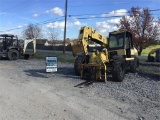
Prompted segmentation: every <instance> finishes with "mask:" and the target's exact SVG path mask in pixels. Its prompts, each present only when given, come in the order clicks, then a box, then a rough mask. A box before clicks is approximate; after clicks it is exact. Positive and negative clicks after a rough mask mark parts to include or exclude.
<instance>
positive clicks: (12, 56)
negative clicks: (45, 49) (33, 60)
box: [0, 34, 36, 60]
mask: <svg viewBox="0 0 160 120" xmlns="http://www.w3.org/2000/svg"><path fill="white" fill-rule="evenodd" d="M29 43H32V44H33V54H36V40H35V39H30V40H24V41H23V45H20V41H19V40H18V37H17V36H15V35H12V34H1V35H0V59H1V58H3V57H5V58H8V59H9V60H17V59H18V58H20V57H22V56H23V57H25V59H28V58H29V57H30V55H29V54H26V48H27V45H28V44H29ZM33 54H32V55H33Z"/></svg>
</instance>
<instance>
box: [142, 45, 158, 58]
mask: <svg viewBox="0 0 160 120" xmlns="http://www.w3.org/2000/svg"><path fill="white" fill-rule="evenodd" d="M156 48H160V45H153V46H149V47H147V48H145V49H143V50H142V53H141V56H148V53H149V52H150V51H151V50H152V49H156ZM153 56H155V54H153Z"/></svg>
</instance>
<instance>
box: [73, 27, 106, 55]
mask: <svg viewBox="0 0 160 120" xmlns="http://www.w3.org/2000/svg"><path fill="white" fill-rule="evenodd" d="M89 41H93V42H96V43H98V44H100V45H101V46H103V47H107V45H108V43H107V37H105V36H103V35H101V34H100V33H98V32H97V31H96V30H94V29H93V28H91V27H86V26H85V27H82V28H81V29H80V31H79V36H78V42H77V44H72V43H71V46H72V52H73V56H76V54H77V53H79V52H83V53H84V54H85V55H87V54H88V49H87V46H88V45H89Z"/></svg>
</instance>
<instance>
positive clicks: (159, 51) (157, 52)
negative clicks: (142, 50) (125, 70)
mask: <svg viewBox="0 0 160 120" xmlns="http://www.w3.org/2000/svg"><path fill="white" fill-rule="evenodd" d="M152 54H155V57H154V56H152ZM147 62H160V48H156V49H152V50H151V51H150V52H149V53H148V59H147Z"/></svg>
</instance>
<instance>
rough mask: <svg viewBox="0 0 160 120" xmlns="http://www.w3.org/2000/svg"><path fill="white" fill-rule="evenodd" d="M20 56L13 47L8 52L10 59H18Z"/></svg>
mask: <svg viewBox="0 0 160 120" xmlns="http://www.w3.org/2000/svg"><path fill="white" fill-rule="evenodd" d="M18 58H19V53H18V51H17V50H15V49H11V50H9V52H8V59H9V60H17V59H18Z"/></svg>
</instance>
